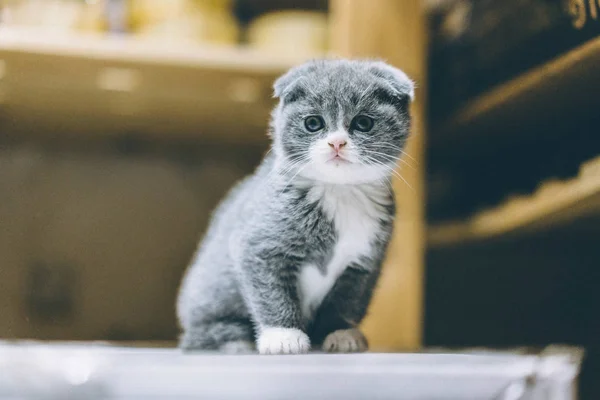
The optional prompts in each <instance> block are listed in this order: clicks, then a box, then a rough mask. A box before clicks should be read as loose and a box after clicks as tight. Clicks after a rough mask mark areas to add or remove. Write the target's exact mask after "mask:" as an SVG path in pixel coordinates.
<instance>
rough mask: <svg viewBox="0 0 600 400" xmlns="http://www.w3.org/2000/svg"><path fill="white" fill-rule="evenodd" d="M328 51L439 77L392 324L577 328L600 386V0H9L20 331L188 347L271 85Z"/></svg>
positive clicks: (446, 339) (4, 260)
mask: <svg viewBox="0 0 600 400" xmlns="http://www.w3.org/2000/svg"><path fill="white" fill-rule="evenodd" d="M367 3H369V4H367ZM328 55H334V56H336V55H340V56H349V57H364V56H368V57H382V58H384V59H387V60H389V61H390V62H391V63H393V64H395V65H397V66H399V67H401V68H403V69H404V70H405V71H406V72H407V73H408V74H409V75H410V76H411V77H413V78H414V79H415V80H416V81H417V84H418V86H419V92H418V94H417V99H418V100H417V102H416V103H415V105H414V116H415V122H416V124H415V135H414V137H413V138H412V139H411V140H412V141H413V142H412V143H411V146H410V148H409V154H410V158H407V160H406V161H407V162H408V163H409V164H411V165H410V167H408V168H407V167H405V168H403V169H402V170H401V173H402V174H403V176H404V177H405V178H406V180H407V181H408V182H409V185H410V187H409V186H408V185H405V184H404V183H403V182H396V184H397V185H396V187H397V196H398V203H399V205H400V214H399V225H398V228H397V230H396V236H395V238H394V241H393V244H392V248H391V249H390V254H389V256H388V260H387V262H386V269H385V274H384V276H383V278H382V283H381V285H380V288H379V291H378V293H377V295H376V298H375V301H374V304H373V307H372V310H371V313H370V316H369V319H368V320H367V321H366V323H365V330H366V332H367V334H368V336H369V339H370V340H371V342H372V343H374V344H375V346H376V347H377V348H380V349H385V350H414V349H417V348H420V347H422V346H426V347H453V348H461V347H489V348H513V347H515V346H533V347H543V346H545V345H548V344H551V343H566V344H575V345H580V346H584V347H585V348H586V349H587V350H588V355H589V357H588V358H587V359H586V364H585V367H584V373H583V379H582V397H583V398H598V397H596V396H600V392H598V387H597V386H598V384H597V383H596V382H597V381H598V378H599V376H598V374H599V373H600V368H599V367H598V360H600V357H598V353H599V348H600V346H599V345H600V318H599V317H598V316H599V315H600V312H599V306H600V135H598V132H599V128H598V127H599V123H600V112H599V110H600V108H599V105H600V103H599V102H598V100H597V99H598V95H599V94H600V73H599V71H600V1H596V0H503V1H492V0H423V1H418V0H397V1H396V0H374V1H371V2H362V0H295V1H294V0H280V1H276V0H169V1H166V0H95V1H94V0H87V1H84V0H60V1H59V0H0V224H1V225H0V338H4V339H40V340H110V341H120V342H130V341H141V342H153V343H156V342H159V343H164V344H166V345H170V344H172V343H173V342H174V341H175V340H176V337H177V334H178V329H177V325H176V320H175V314H174V299H175V296H176V292H177V288H178V284H179V282H180V279H181V275H182V273H183V271H184V269H185V267H186V266H187V263H188V262H189V260H190V258H191V256H192V254H193V252H194V250H195V247H196V245H197V242H198V240H199V239H200V237H201V235H202V233H203V231H204V229H205V227H206V224H207V221H208V218H209V215H210V211H211V210H212V208H213V207H214V206H215V204H216V203H217V202H218V201H219V199H220V198H221V197H222V195H223V194H224V193H225V191H226V190H227V189H228V188H229V187H230V186H231V185H232V184H233V183H234V182H235V181H236V180H238V179H239V178H240V177H242V176H244V175H246V174H248V173H250V172H251V171H252V170H253V168H254V167H255V166H256V165H257V163H258V162H259V161H260V159H261V157H262V155H263V154H264V152H265V151H266V150H267V149H268V138H267V136H266V125H267V121H268V116H269V112H270V109H271V107H272V106H273V105H274V101H273V99H272V95H271V83H272V81H273V80H274V79H275V78H276V77H277V76H278V75H279V74H281V73H283V72H284V71H285V70H286V69H287V68H289V67H291V66H293V65H296V64H298V63H300V62H303V61H305V60H308V59H311V58H318V57H324V56H328ZM594 377H595V378H594ZM594 385H595V386H594ZM593 393H598V394H596V395H593Z"/></svg>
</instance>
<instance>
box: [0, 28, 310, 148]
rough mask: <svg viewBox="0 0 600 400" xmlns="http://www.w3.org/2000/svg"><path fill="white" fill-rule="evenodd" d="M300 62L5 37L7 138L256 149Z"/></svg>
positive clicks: (137, 43)
mask: <svg viewBox="0 0 600 400" xmlns="http://www.w3.org/2000/svg"><path fill="white" fill-rule="evenodd" d="M302 61H304V60H303V59H302V58H301V57H297V58H294V57H287V58H286V57H279V56H278V55H276V54H275V55H274V54H265V53H263V52H258V51H255V50H252V49H247V48H242V47H233V46H232V47H215V46H209V45H206V46H200V45H189V46H184V45H181V44H173V43H157V42H150V41H144V40H140V39H133V38H127V37H108V36H90V35H86V36H82V35H69V34H53V35H48V34H47V33H42V32H35V31H25V30H14V29H10V30H8V29H0V126H1V127H2V132H11V133H16V134H39V135H57V134H59V135H76V136H79V137H84V136H94V135H100V136H107V135H120V134H124V133H125V134H132V133H134V134H142V135H144V136H149V137H157V138H169V139H171V138H173V139H190V138H194V139H195V138H205V139H223V140H231V141H255V140H257V139H259V140H262V139H264V138H265V137H266V134H265V131H266V126H267V119H268V117H269V112H270V109H271V107H272V105H273V99H272V95H271V93H272V91H271V85H272V83H273V80H274V79H275V78H276V77H277V76H278V75H279V74H281V73H283V72H284V71H285V70H286V69H288V68H289V67H291V66H293V65H295V64H297V63H299V62H302Z"/></svg>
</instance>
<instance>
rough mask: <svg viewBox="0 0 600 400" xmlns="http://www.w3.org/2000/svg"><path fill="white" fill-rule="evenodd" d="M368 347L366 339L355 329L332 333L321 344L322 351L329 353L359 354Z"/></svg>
mask: <svg viewBox="0 0 600 400" xmlns="http://www.w3.org/2000/svg"><path fill="white" fill-rule="evenodd" d="M368 347H369V346H368V344H367V339H366V338H365V336H364V335H363V334H362V332H361V331H359V330H358V329H356V328H353V329H340V330H337V331H335V332H332V333H330V334H329V335H327V337H326V338H325V341H324V342H323V350H324V351H328V352H331V353H360V352H363V351H367V349H368Z"/></svg>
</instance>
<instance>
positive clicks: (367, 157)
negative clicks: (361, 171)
mask: <svg viewBox="0 0 600 400" xmlns="http://www.w3.org/2000/svg"><path fill="white" fill-rule="evenodd" d="M366 159H367V160H368V161H371V162H372V163H375V164H378V165H380V166H382V167H384V168H385V169H386V170H387V171H388V172H391V173H392V174H393V175H396V176H397V177H398V178H400V179H402V181H404V183H405V184H406V186H408V187H409V188H410V189H411V190H412V191H413V192H414V191H415V189H414V188H413V187H412V186H411V185H410V183H408V181H407V180H406V179H404V177H403V176H402V175H401V174H400V173H399V172H398V171H396V170H394V169H393V168H391V167H389V166H388V165H386V164H384V163H382V162H380V161H378V160H375V159H373V158H372V157H369V156H366Z"/></svg>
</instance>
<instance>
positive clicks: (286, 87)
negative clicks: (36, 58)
mask: <svg viewBox="0 0 600 400" xmlns="http://www.w3.org/2000/svg"><path fill="white" fill-rule="evenodd" d="M317 68H318V62H317V61H309V62H307V63H304V64H302V65H299V66H297V67H294V68H292V69H290V70H289V71H288V72H286V73H285V74H283V75H282V76H280V77H279V78H278V79H277V80H276V81H275V83H274V84H273V94H274V96H275V97H277V98H282V97H284V96H285V95H286V94H288V93H289V92H290V91H291V90H292V89H293V88H294V86H296V83H299V81H300V80H301V79H302V77H304V76H306V75H307V74H309V73H311V72H313V71H314V70H316V69H317Z"/></svg>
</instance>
